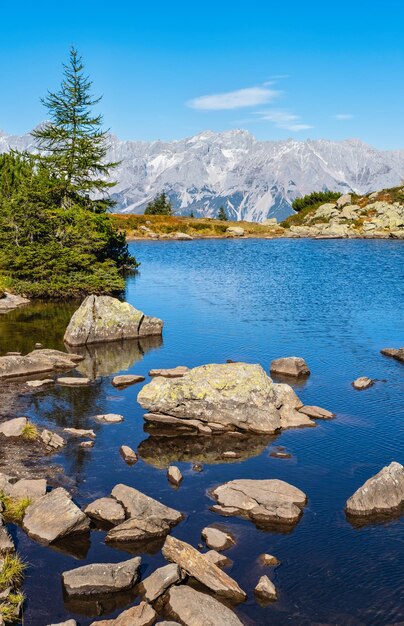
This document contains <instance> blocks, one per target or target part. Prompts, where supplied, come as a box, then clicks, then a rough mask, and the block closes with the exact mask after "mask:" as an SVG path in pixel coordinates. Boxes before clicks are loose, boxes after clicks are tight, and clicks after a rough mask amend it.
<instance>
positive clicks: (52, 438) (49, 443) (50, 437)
mask: <svg viewBox="0 0 404 626" xmlns="http://www.w3.org/2000/svg"><path fill="white" fill-rule="evenodd" d="M39 438H40V440H41V441H42V443H43V444H45V446H46V447H47V448H48V449H49V450H58V449H59V448H63V446H64V445H65V443H66V442H65V440H64V439H63V437H61V436H60V435H58V434H57V433H53V432H52V431H51V430H47V429H46V428H44V429H43V430H42V431H41V433H40V435H39Z"/></svg>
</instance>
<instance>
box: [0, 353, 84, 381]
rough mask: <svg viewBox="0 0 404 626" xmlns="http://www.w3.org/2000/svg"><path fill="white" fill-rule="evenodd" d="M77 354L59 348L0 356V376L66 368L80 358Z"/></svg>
mask: <svg viewBox="0 0 404 626" xmlns="http://www.w3.org/2000/svg"><path fill="white" fill-rule="evenodd" d="M82 359H83V357H81V356H80V355H78V354H66V353H65V352H60V351H59V350H49V349H44V350H33V351H32V352H30V353H29V354H26V355H25V356H18V355H16V356H2V357H0V378H15V377H19V376H33V375H35V374H42V373H45V372H52V371H58V370H68V369H72V368H74V367H75V366H76V363H77V362H78V361H79V360H82Z"/></svg>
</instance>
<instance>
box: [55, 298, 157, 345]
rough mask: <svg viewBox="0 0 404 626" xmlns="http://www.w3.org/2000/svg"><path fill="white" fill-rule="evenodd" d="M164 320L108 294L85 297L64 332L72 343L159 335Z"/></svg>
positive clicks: (66, 340) (67, 339) (68, 341)
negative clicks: (150, 315)
mask: <svg viewBox="0 0 404 626" xmlns="http://www.w3.org/2000/svg"><path fill="white" fill-rule="evenodd" d="M162 330H163V322H162V321H161V320H159V319H157V318H155V317H148V316H147V315H145V314H144V313H142V311H138V310H137V309H135V308H134V307H133V306H132V305H131V304H129V303H128V302H121V301H120V300H118V299H117V298H111V297H110V296H94V295H92V296H87V298H86V299H85V300H84V301H83V302H82V304H81V306H80V307H79V308H78V309H77V311H76V312H75V313H74V314H73V316H72V318H71V320H70V322H69V325H68V327H67V329H66V332H65V335H64V341H65V342H66V343H67V344H69V345H71V346H82V345H85V344H89V343H97V342H104V341H118V340H121V339H135V338H137V337H144V336H147V335H161V333H162Z"/></svg>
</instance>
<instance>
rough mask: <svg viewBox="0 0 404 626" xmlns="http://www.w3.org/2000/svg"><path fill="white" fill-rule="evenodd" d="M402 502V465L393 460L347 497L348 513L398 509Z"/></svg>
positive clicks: (403, 493)
mask: <svg viewBox="0 0 404 626" xmlns="http://www.w3.org/2000/svg"><path fill="white" fill-rule="evenodd" d="M403 504H404V467H403V466H402V465H401V463H397V462H396V461H393V462H392V463H390V465H387V466H386V467H383V469H382V470H380V472H378V473H377V474H376V475H375V476H372V478H369V480H367V481H366V482H365V483H364V484H363V485H362V487H359V489H357V490H356V491H355V493H354V494H353V495H352V496H351V497H350V498H348V500H347V503H346V511H347V513H348V514H349V515H358V516H365V515H376V514H379V513H390V512H394V511H398V510H400V509H401V507H402V506H403Z"/></svg>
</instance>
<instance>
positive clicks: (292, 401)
mask: <svg viewBox="0 0 404 626" xmlns="http://www.w3.org/2000/svg"><path fill="white" fill-rule="evenodd" d="M274 391H275V397H276V407H277V408H278V410H279V414H280V418H281V428H283V429H287V428H302V427H305V426H315V423H314V422H313V421H312V420H311V419H309V418H308V417H307V416H306V415H302V414H301V413H299V411H298V409H299V408H300V407H301V406H303V403H302V401H301V400H300V398H298V396H297V395H296V394H295V392H294V391H293V389H292V387H290V385H286V384H283V383H282V384H281V383H279V384H274Z"/></svg>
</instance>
